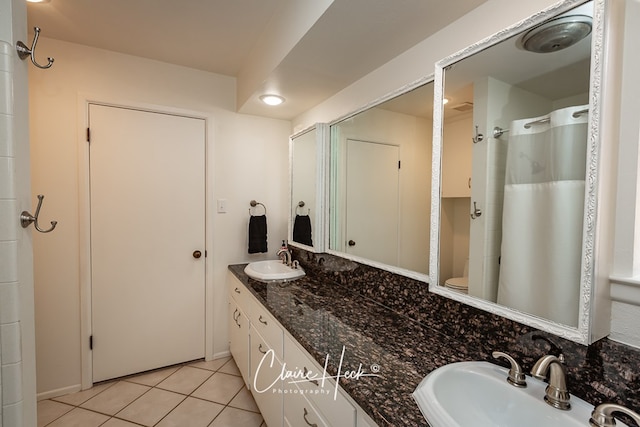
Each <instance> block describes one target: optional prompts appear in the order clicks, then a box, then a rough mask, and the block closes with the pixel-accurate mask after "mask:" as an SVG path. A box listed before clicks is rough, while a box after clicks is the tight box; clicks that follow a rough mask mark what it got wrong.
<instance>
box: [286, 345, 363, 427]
mask: <svg viewBox="0 0 640 427" xmlns="http://www.w3.org/2000/svg"><path fill="white" fill-rule="evenodd" d="M284 351H285V354H286V356H287V357H286V361H287V369H288V370H290V371H296V372H297V371H299V370H300V371H302V372H305V373H306V372H308V373H309V374H308V377H309V378H314V377H317V378H318V379H314V380H308V381H302V382H298V383H297V386H298V387H299V389H300V390H301V391H302V392H303V394H304V396H305V397H306V398H307V400H309V402H310V403H311V404H312V405H313V406H314V407H315V408H317V410H318V411H319V412H320V413H321V414H322V415H323V416H324V418H325V419H326V420H327V423H328V425H333V426H355V424H356V409H355V408H354V406H353V405H352V404H351V403H349V401H348V400H347V398H346V397H345V396H344V395H343V392H342V391H341V390H340V389H338V391H337V392H336V382H335V381H334V380H333V379H325V380H324V383H323V381H322V377H323V376H325V373H324V368H323V367H322V366H320V365H319V364H318V363H317V362H316V361H315V360H313V359H312V358H311V356H310V355H309V354H308V353H307V352H306V350H304V349H303V348H302V347H301V346H300V345H298V343H297V342H295V341H294V340H293V339H292V338H290V337H288V336H287V337H285V340H284ZM333 356H339V355H332V356H331V357H333ZM329 375H330V374H329V373H327V374H326V376H329ZM298 412H299V411H298ZM286 414H287V410H286V403H285V416H286Z"/></svg>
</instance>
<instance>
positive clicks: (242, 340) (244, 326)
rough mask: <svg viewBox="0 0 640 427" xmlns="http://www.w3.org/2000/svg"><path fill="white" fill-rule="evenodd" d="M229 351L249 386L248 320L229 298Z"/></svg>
mask: <svg viewBox="0 0 640 427" xmlns="http://www.w3.org/2000/svg"><path fill="white" fill-rule="evenodd" d="M229 350H230V351H231V355H232V356H233V359H234V360H235V362H236V365H238V369H239V370H240V373H241V374H242V378H243V379H244V382H245V383H246V384H247V385H249V319H248V318H247V316H245V314H244V312H243V311H242V310H241V308H240V306H239V305H238V304H237V303H236V302H235V301H234V300H233V298H229Z"/></svg>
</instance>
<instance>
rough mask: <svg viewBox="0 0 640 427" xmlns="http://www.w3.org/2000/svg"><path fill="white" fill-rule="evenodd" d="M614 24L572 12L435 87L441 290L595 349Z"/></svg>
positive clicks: (549, 17)
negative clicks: (605, 73)
mask: <svg viewBox="0 0 640 427" xmlns="http://www.w3.org/2000/svg"><path fill="white" fill-rule="evenodd" d="M603 12H604V1H600V0H596V1H589V2H584V1H564V2H561V3H558V4H556V5H554V6H553V7H551V8H549V9H547V10H545V11H543V12H541V13H539V14H537V15H535V16H533V17H531V18H530V19H528V20H526V21H523V22H521V23H519V24H516V25H514V26H513V27H510V28H508V29H506V30H504V31H502V32H501V33H498V34H496V35H495V36H493V37H491V38H489V39H487V40H484V41H482V42H479V43H477V44H475V45H473V46H470V47H469V48H467V49H465V50H463V51H461V52H459V53H457V54H455V55H453V56H451V57H449V58H446V59H444V60H443V61H440V62H439V63H438V64H437V65H436V74H435V79H436V100H437V101H436V103H435V104H434V127H435V128H436V129H435V132H434V162H433V163H434V169H437V168H441V170H440V171H437V172H436V173H435V174H434V192H433V201H432V203H433V206H434V210H435V209H437V211H434V214H435V216H436V217H437V220H436V221H434V223H433V228H432V234H435V235H436V236H437V237H435V238H433V239H432V246H431V251H432V257H431V269H432V270H435V271H432V272H431V279H432V283H431V284H430V289H431V290H432V291H434V292H437V293H440V294H443V295H446V296H448V297H450V298H454V299H458V300H460V301H464V302H466V303H469V304H471V305H475V306H477V307H480V308H483V309H486V310H489V311H492V312H495V313H498V314H500V315H503V316H505V317H509V318H512V319H514V320H517V321H521V322H523V323H527V324H530V325H532V326H535V327H539V328H541V329H545V330H548V331H550V332H553V333H555V334H557V335H561V336H564V337H566V338H568V339H572V340H574V341H577V342H581V343H588V342H589V341H591V340H592V338H591V335H590V332H589V325H590V319H589V315H590V314H589V313H590V308H591V306H590V304H591V303H592V301H591V300H590V297H591V295H592V282H593V279H594V278H593V271H594V270H593V259H592V258H593V251H592V250H591V249H592V248H593V242H594V233H595V231H594V224H593V216H594V211H593V209H594V206H595V201H596V186H595V182H596V181H597V179H596V176H595V174H596V173H597V169H598V168H597V162H598V153H599V139H598V126H597V123H598V120H599V110H598V108H599V104H600V102H599V99H600V92H599V91H600V80H601V76H600V68H601V66H602V64H599V63H597V61H599V60H600V59H599V58H601V56H602V55H601V53H602V38H603V33H602V26H603V24H602V22H603ZM447 101H448V102H447ZM436 207H437V208H436ZM590 248H591V249H590Z"/></svg>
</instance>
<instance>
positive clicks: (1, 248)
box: [0, 240, 18, 283]
mask: <svg viewBox="0 0 640 427" xmlns="http://www.w3.org/2000/svg"><path fill="white" fill-rule="evenodd" d="M17 281H18V242H17V241H15V240H13V241H5V242H2V241H0V283H7V282H17Z"/></svg>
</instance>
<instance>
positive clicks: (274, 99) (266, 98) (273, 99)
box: [260, 94, 284, 105]
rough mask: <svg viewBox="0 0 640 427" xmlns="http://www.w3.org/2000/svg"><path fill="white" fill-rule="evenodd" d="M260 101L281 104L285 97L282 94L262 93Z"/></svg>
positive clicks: (268, 103)
mask: <svg viewBox="0 0 640 427" xmlns="http://www.w3.org/2000/svg"><path fill="white" fill-rule="evenodd" d="M260 101H262V102H264V103H265V104H267V105H280V104H282V103H283V102H284V98H283V97H281V96H280V95H272V94H268V95H262V96H261V97H260Z"/></svg>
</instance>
